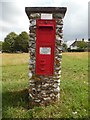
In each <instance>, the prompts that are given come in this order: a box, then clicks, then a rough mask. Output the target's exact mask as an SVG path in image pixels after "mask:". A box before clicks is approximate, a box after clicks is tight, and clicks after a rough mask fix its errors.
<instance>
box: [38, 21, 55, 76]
mask: <svg viewBox="0 0 90 120" xmlns="http://www.w3.org/2000/svg"><path fill="white" fill-rule="evenodd" d="M36 26H37V28H36V74H37V75H53V73H54V51H55V35H56V21H55V20H54V19H52V20H46V19H37V20H36Z"/></svg>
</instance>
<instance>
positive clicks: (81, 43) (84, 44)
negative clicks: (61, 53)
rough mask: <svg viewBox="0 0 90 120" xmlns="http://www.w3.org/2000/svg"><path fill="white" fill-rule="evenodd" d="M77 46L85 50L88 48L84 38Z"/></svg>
mask: <svg viewBox="0 0 90 120" xmlns="http://www.w3.org/2000/svg"><path fill="white" fill-rule="evenodd" d="M77 47H78V49H81V50H84V49H86V48H87V43H86V42H85V41H84V40H82V41H78V42H77Z"/></svg>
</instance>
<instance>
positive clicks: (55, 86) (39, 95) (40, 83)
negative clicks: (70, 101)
mask: <svg viewBox="0 0 90 120" xmlns="http://www.w3.org/2000/svg"><path fill="white" fill-rule="evenodd" d="M63 17H64V15H63V14H61V13H57V14H56V13H55V14H53V18H55V19H56V43H55V60H54V75H53V76H44V75H36V74H35V62H36V19H38V18H41V13H32V14H30V16H29V19H30V27H29V33H30V43H29V51H30V60H29V102H30V104H31V105H48V104H49V103H51V102H54V101H56V100H59V98H60V77H61V61H62V38H63V30H62V28H63Z"/></svg>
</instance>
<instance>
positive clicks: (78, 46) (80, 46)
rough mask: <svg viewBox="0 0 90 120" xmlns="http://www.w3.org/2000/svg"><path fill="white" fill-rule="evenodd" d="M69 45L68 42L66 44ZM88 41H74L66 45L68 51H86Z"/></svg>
mask: <svg viewBox="0 0 90 120" xmlns="http://www.w3.org/2000/svg"><path fill="white" fill-rule="evenodd" d="M68 43H69V42H68ZM88 44H89V41H88V40H84V39H82V40H77V39H76V40H74V41H72V42H71V44H69V45H68V50H69V51H88Z"/></svg>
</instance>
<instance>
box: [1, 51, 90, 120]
mask: <svg viewBox="0 0 90 120" xmlns="http://www.w3.org/2000/svg"><path fill="white" fill-rule="evenodd" d="M2 58H3V63H2V100H3V102H2V103H3V105H2V116H3V118H70V119H71V118H86V120H87V117H88V108H89V106H88V53H86V52H84V53H63V57H62V77H61V85H60V101H59V102H57V103H55V104H53V105H49V106H47V107H34V108H32V109H28V62H29V54H3V55H2Z"/></svg>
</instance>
